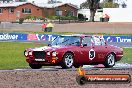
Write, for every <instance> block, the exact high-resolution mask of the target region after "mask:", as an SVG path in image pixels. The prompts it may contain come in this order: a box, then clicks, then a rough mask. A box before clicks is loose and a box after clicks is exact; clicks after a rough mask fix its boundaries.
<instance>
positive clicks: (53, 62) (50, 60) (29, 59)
mask: <svg viewBox="0 0 132 88" xmlns="http://www.w3.org/2000/svg"><path fill="white" fill-rule="evenodd" d="M26 61H27V62H28V63H30V64H41V65H48V66H50V65H51V66H52V65H58V64H59V63H60V60H58V58H57V57H52V58H45V59H44V60H42V61H41V60H40V61H39V60H35V58H33V57H27V58H26Z"/></svg>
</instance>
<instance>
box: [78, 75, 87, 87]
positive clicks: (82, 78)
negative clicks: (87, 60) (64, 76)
mask: <svg viewBox="0 0 132 88" xmlns="http://www.w3.org/2000/svg"><path fill="white" fill-rule="evenodd" d="M76 81H77V83H78V84H79V85H84V84H85V83H86V82H87V80H86V78H85V77H84V76H81V75H79V76H77V77H76Z"/></svg>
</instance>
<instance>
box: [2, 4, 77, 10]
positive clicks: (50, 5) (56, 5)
mask: <svg viewBox="0 0 132 88" xmlns="http://www.w3.org/2000/svg"><path fill="white" fill-rule="evenodd" d="M27 3H30V4H33V5H35V6H38V7H42V8H43V7H45V8H55V7H58V6H62V5H65V4H68V5H70V6H72V7H74V8H77V9H78V7H77V6H76V5H73V4H70V3H54V4H47V3H31V2H10V3H0V7H17V6H20V5H23V4H27Z"/></svg>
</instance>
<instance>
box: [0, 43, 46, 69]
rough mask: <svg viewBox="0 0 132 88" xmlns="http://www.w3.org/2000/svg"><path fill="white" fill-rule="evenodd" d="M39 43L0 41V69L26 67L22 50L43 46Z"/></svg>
mask: <svg viewBox="0 0 132 88" xmlns="http://www.w3.org/2000/svg"><path fill="white" fill-rule="evenodd" d="M44 45H45V44H43V43H42V44H40V43H18V42H1V43H0V46H1V48H0V69H20V68H28V67H29V66H28V64H27V63H26V61H25V60H26V58H25V57H24V50H25V49H26V48H30V47H32V48H34V47H40V46H44Z"/></svg>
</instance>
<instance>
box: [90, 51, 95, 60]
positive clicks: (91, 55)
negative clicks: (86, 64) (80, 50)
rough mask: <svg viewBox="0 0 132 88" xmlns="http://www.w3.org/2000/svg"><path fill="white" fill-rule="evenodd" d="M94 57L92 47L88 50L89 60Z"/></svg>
mask: <svg viewBox="0 0 132 88" xmlns="http://www.w3.org/2000/svg"><path fill="white" fill-rule="evenodd" d="M94 57H95V51H94V50H93V49H91V50H90V51H89V59H90V60H93V59H94Z"/></svg>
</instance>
